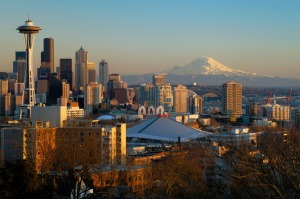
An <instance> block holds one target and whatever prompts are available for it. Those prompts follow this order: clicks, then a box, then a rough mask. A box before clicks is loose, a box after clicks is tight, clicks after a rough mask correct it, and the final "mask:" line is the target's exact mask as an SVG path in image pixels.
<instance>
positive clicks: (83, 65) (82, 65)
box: [75, 47, 88, 91]
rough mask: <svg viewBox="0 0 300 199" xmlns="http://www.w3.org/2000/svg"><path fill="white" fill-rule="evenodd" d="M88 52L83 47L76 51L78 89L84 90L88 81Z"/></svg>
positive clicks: (76, 85)
mask: <svg viewBox="0 0 300 199" xmlns="http://www.w3.org/2000/svg"><path fill="white" fill-rule="evenodd" d="M87 53H88V52H87V51H85V50H84V49H83V48H82V47H81V48H80V49H79V50H78V51H76V53H75V88H76V90H77V91H80V90H82V91H83V90H84V87H85V85H86V82H87V79H86V78H87V62H88V57H87Z"/></svg>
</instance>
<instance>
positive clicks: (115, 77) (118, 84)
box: [107, 74, 128, 99]
mask: <svg viewBox="0 0 300 199" xmlns="http://www.w3.org/2000/svg"><path fill="white" fill-rule="evenodd" d="M116 88H126V89H127V88H128V85H127V83H126V82H123V81H121V76H120V75H119V74H110V75H109V80H108V83H107V96H108V98H109V99H114V98H115V92H114V90H115V89H116Z"/></svg>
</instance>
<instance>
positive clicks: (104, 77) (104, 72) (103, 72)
mask: <svg viewBox="0 0 300 199" xmlns="http://www.w3.org/2000/svg"><path fill="white" fill-rule="evenodd" d="M108 74H109V66H108V63H107V62H106V61H105V60H104V59H103V60H102V61H101V62H100V63H99V83H100V84H102V85H103V90H105V91H106V89H107V82H108Z"/></svg>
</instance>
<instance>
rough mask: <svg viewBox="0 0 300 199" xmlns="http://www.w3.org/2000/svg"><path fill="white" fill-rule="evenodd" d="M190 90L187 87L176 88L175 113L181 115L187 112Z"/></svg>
mask: <svg viewBox="0 0 300 199" xmlns="http://www.w3.org/2000/svg"><path fill="white" fill-rule="evenodd" d="M187 99H188V90H187V88H186V87H185V86H182V85H178V86H177V87H175V88H174V105H173V107H174V111H175V112H180V113H186V112H187Z"/></svg>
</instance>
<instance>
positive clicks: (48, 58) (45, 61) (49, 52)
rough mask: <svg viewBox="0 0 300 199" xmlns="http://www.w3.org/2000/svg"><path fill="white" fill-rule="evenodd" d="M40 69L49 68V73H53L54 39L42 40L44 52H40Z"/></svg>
mask: <svg viewBox="0 0 300 199" xmlns="http://www.w3.org/2000/svg"><path fill="white" fill-rule="evenodd" d="M41 66H42V68H49V69H50V73H54V39H53V38H51V37H50V38H45V39H44V51H42V52H41Z"/></svg>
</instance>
